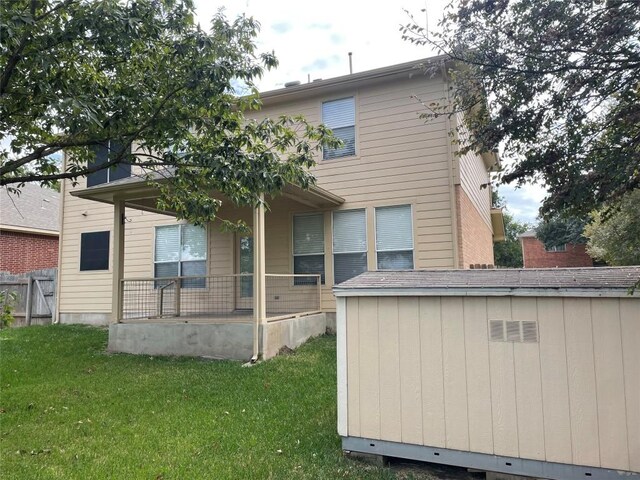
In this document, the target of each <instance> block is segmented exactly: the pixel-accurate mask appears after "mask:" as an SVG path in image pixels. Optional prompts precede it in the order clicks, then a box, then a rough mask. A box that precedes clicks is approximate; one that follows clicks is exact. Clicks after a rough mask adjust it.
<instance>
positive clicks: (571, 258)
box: [520, 237, 593, 268]
mask: <svg viewBox="0 0 640 480" xmlns="http://www.w3.org/2000/svg"><path fill="white" fill-rule="evenodd" d="M520 242H521V244H522V258H523V261H524V268H556V267H593V259H592V258H591V257H590V256H589V254H588V253H587V250H586V247H585V245H576V244H573V243H570V244H568V245H567V251H566V252H547V251H546V250H545V249H544V244H543V243H542V242H541V241H540V240H538V239H537V238H535V237H521V238H520Z"/></svg>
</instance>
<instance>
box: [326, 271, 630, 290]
mask: <svg viewBox="0 0 640 480" xmlns="http://www.w3.org/2000/svg"><path fill="white" fill-rule="evenodd" d="M639 280H640V266H634V267H595V268H527V269H516V268H513V269H512V268H509V269H486V270H410V271H406V270H405V271H395V270H393V271H375V272H365V273H363V274H361V275H358V276H357V277H354V278H352V279H350V280H347V281H346V282H343V283H341V284H339V285H337V286H336V287H334V289H333V290H334V293H335V294H336V296H351V295H355V294H362V293H367V294H375V292H378V293H377V294H380V295H447V296H457V295H463V296H481V295H492V296H496V295H498V296H499V295H516V296H548V295H559V294H562V295H565V296H572V295H574V296H625V295H628V294H629V289H630V288H631V287H633V286H634V284H636V282H638V281H639ZM634 296H638V292H637V291H636V293H635V294H634Z"/></svg>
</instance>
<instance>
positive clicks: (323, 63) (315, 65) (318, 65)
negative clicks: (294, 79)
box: [302, 55, 340, 71]
mask: <svg viewBox="0 0 640 480" xmlns="http://www.w3.org/2000/svg"><path fill="white" fill-rule="evenodd" d="M339 59H340V57H339V56H338V55H332V56H330V57H328V58H316V59H315V60H314V61H313V62H311V63H310V64H308V65H305V66H304V67H302V68H303V70H306V71H309V70H315V71H318V70H324V69H325V68H327V67H329V66H330V65H331V64H334V63H336V62H337V61H338V60H339Z"/></svg>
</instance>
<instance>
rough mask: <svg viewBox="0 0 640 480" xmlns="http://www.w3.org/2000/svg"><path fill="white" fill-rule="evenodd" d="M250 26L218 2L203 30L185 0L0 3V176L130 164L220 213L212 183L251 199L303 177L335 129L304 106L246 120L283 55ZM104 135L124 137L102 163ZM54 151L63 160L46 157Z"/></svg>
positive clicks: (205, 212) (181, 206)
mask: <svg viewBox="0 0 640 480" xmlns="http://www.w3.org/2000/svg"><path fill="white" fill-rule="evenodd" d="M258 29H259V25H258V23H257V22H255V21H254V20H253V19H251V18H246V17H239V18H237V19H235V20H233V21H230V20H227V19H226V18H225V16H224V14H223V13H222V12H220V13H218V14H217V15H216V16H215V17H214V18H213V20H212V22H211V25H210V28H209V29H208V31H205V30H203V29H201V28H200V26H199V25H197V24H196V23H195V21H194V6H193V4H192V1H191V0H136V1H128V2H122V1H119V0H100V1H92V0H12V1H10V2H5V3H4V4H3V7H2V9H0V138H1V139H2V144H1V146H0V185H9V186H12V188H19V186H20V185H21V184H23V183H24V182H30V181H39V182H42V183H45V184H48V183H51V182H55V181H57V180H61V179H74V180H75V179H78V178H79V177H81V176H84V175H87V174H89V173H92V172H94V171H97V170H100V169H104V168H113V167H114V166H115V165H118V164H120V163H129V164H131V165H132V166H133V171H134V172H137V171H144V172H145V173H146V174H149V176H148V177H147V178H148V179H151V178H153V179H158V178H159V177H167V178H166V181H164V182H163V183H162V185H161V192H162V197H161V199H160V205H161V206H162V207H164V208H168V209H172V210H175V211H176V212H177V213H178V216H179V217H181V218H187V219H189V220H191V221H194V222H196V223H200V222H204V221H207V220H211V219H213V218H215V217H216V214H217V211H218V208H219V206H220V202H219V201H218V200H215V199H213V198H211V197H210V196H209V195H208V194H207V192H209V191H211V190H217V191H220V192H222V193H223V194H224V195H225V196H226V197H228V198H230V199H231V200H232V201H233V202H235V203H236V204H242V205H252V204H253V205H255V204H256V203H257V202H258V201H259V200H258V199H259V194H260V193H269V194H275V193H277V192H278V191H279V190H281V189H282V187H283V186H284V185H285V184H286V183H287V182H291V183H295V184H297V185H300V186H302V187H308V186H309V185H310V184H311V183H313V181H314V179H313V177H312V175H311V174H310V173H309V172H308V168H309V167H311V166H312V165H313V153H314V151H315V150H316V149H318V148H320V146H321V145H322V144H323V143H329V144H330V145H333V144H335V142H336V140H335V139H334V138H333V137H332V136H331V135H330V132H329V131H328V130H326V129H325V128H324V127H322V126H321V127H313V126H311V125H309V124H307V123H306V122H305V121H304V119H302V118H290V117H280V118H277V119H266V120H262V121H248V120H247V119H246V118H245V113H246V112H248V111H251V110H256V109H259V108H260V101H259V99H258V96H257V90H256V88H255V84H254V82H255V81H256V79H258V78H259V77H260V76H261V75H262V73H263V71H264V70H265V69H269V68H272V67H274V66H275V65H276V63H277V62H276V59H275V57H274V56H273V54H270V53H267V54H259V53H258V52H257V51H256V44H255V40H256V35H257V33H258ZM239 87H242V88H243V93H244V95H243V96H238V95H237V90H238V88H239ZM110 140H111V141H112V142H111V143H109V144H108V145H114V144H117V145H121V146H123V148H116V149H112V151H111V153H110V155H109V157H108V161H107V162H106V163H103V164H101V165H96V163H97V162H92V160H93V159H94V158H95V153H94V152H95V151H96V148H97V147H99V146H101V145H107V142H109V141H110ZM132 144H133V149H130V148H129V147H130V146H131V145H132ZM61 151H64V152H65V154H66V158H67V161H66V169H65V170H64V171H59V170H58V168H57V166H56V162H55V160H54V159H53V157H52V154H56V153H58V152H61ZM152 174H153V175H152Z"/></svg>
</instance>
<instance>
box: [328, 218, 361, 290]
mask: <svg viewBox="0 0 640 480" xmlns="http://www.w3.org/2000/svg"><path fill="white" fill-rule="evenodd" d="M366 271H367V215H366V212H365V210H364V209H362V210H342V211H338V212H333V274H334V280H335V283H336V284H338V283H342V282H344V281H345V280H349V279H350V278H353V277H355V276H356V275H360V274H361V273H362V272H366Z"/></svg>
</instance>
